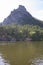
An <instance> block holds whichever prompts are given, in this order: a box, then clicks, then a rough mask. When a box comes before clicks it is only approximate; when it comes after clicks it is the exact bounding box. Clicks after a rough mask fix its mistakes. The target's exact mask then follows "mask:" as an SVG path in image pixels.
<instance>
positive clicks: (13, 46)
mask: <svg viewBox="0 0 43 65" xmlns="http://www.w3.org/2000/svg"><path fill="white" fill-rule="evenodd" d="M0 65H43V41H42V42H40V41H38V42H16V43H0Z"/></svg>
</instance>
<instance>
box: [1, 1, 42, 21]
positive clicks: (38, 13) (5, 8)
mask: <svg viewBox="0 0 43 65" xmlns="http://www.w3.org/2000/svg"><path fill="white" fill-rule="evenodd" d="M19 5H24V6H25V8H26V9H27V11H28V12H30V13H31V15H32V16H33V17H35V18H37V19H39V20H42V21H43V0H0V22H3V20H4V18H6V17H7V16H8V15H9V14H10V13H11V11H13V9H17V8H18V6H19Z"/></svg>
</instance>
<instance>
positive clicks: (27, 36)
mask: <svg viewBox="0 0 43 65" xmlns="http://www.w3.org/2000/svg"><path fill="white" fill-rule="evenodd" d="M25 40H34V41H39V40H40V41H41V40H43V28H41V27H39V26H33V25H4V26H0V41H25Z"/></svg>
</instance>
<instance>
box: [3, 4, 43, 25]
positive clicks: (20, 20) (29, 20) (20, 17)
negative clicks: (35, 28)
mask: <svg viewBox="0 0 43 65" xmlns="http://www.w3.org/2000/svg"><path fill="white" fill-rule="evenodd" d="M8 24H33V25H39V26H43V23H42V22H41V21H39V20H37V19H35V18H34V17H32V15H31V14H30V13H29V12H27V10H26V8H25V7H24V6H22V5H19V8H18V9H16V10H15V9H14V10H13V11H12V12H11V14H10V15H9V16H8V17H7V18H5V19H4V21H3V23H2V25H8Z"/></svg>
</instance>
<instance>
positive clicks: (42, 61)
mask: <svg viewBox="0 0 43 65" xmlns="http://www.w3.org/2000/svg"><path fill="white" fill-rule="evenodd" d="M31 65H43V57H38V58H35V59H34V60H33V61H32V64H31Z"/></svg>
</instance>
